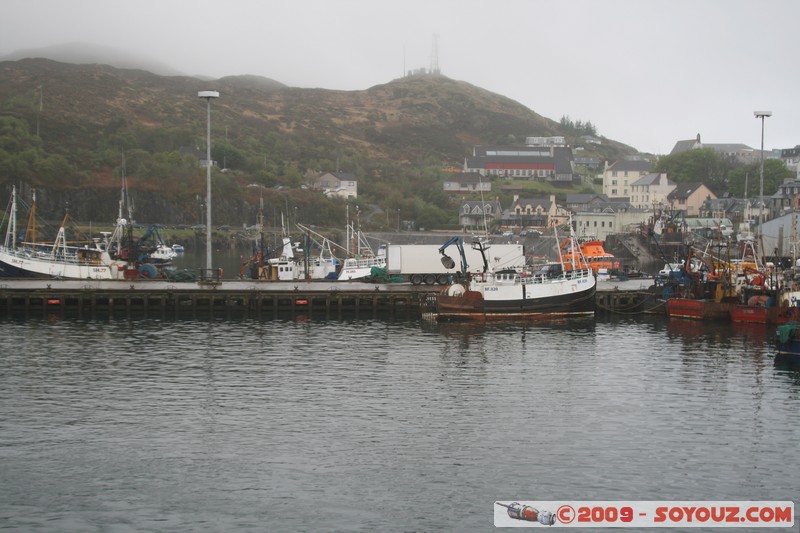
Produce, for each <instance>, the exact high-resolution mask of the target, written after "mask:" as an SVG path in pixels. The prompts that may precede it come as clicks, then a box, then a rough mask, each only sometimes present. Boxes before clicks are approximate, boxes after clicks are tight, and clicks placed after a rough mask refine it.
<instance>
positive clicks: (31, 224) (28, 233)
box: [25, 189, 36, 245]
mask: <svg viewBox="0 0 800 533" xmlns="http://www.w3.org/2000/svg"><path fill="white" fill-rule="evenodd" d="M31 193H32V194H33V196H32V203H31V212H30V214H29V215H28V226H27V228H26V229H25V240H26V241H28V242H30V243H32V244H34V245H35V244H36V189H33V190H32V191H31Z"/></svg>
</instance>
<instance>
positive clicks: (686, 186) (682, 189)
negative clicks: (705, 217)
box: [667, 183, 717, 217]
mask: <svg viewBox="0 0 800 533" xmlns="http://www.w3.org/2000/svg"><path fill="white" fill-rule="evenodd" d="M716 197H717V195H716V194H714V193H713V192H712V191H711V189H709V188H708V187H706V186H705V185H703V184H702V183H678V184H677V185H676V186H675V189H673V190H672V192H670V193H669V194H668V195H667V202H668V203H669V206H670V209H672V211H673V212H676V211H678V212H682V213H683V215H684V216H687V217H696V216H700V210H701V208H702V206H703V204H704V203H705V202H706V200H710V199H712V198H716Z"/></svg>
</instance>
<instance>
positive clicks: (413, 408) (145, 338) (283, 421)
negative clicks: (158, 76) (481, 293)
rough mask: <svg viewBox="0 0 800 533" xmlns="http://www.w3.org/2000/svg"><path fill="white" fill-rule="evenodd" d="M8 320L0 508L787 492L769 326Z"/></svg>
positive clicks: (140, 511) (787, 440) (33, 510)
mask: <svg viewBox="0 0 800 533" xmlns="http://www.w3.org/2000/svg"><path fill="white" fill-rule="evenodd" d="M0 328H2V331H3V334H4V337H5V342H4V343H3V346H4V347H3V348H2V354H1V355H0V529H3V530H9V531H25V532H29V531H30V532H37V531H112V532H126V531H491V530H493V529H494V527H493V512H494V509H493V503H494V501H496V500H506V501H507V500H537V499H538V500H555V499H570V500H581V499H582V500H640V499H641V500H648V499H650V500H669V499H675V500H719V499H722V500H794V501H798V500H800V498H798V492H799V489H800V466H799V465H800V462H799V461H798V460H797V452H798V449H799V447H798V442H800V425H799V424H798V412H800V372H797V371H794V370H787V369H781V368H775V367H774V365H773V358H772V346H771V341H772V335H773V329H774V328H763V327H755V328H732V327H731V326H729V325H727V324H724V325H720V326H709V325H708V324H697V323H693V322H685V321H666V320H665V319H660V318H653V319H624V320H601V319H598V320H597V321H590V322H585V323H573V324H570V325H503V326H487V327H482V326H477V327H476V326H458V325H456V326H453V325H437V324H433V323H429V322H425V321H417V320H413V321H390V320H386V321H380V320H354V321H347V320H343V321H323V320H314V321H302V320H300V319H298V320H295V321H258V320H228V321H225V320H219V319H209V320H198V321H191V320H180V321H159V320H152V319H141V320H110V321H80V320H71V319H57V318H53V319H51V320H27V321H13V320H6V321H0ZM796 527H797V526H796V525H795V528H796ZM584 531H588V530H586V529H584ZM694 531H698V530H694ZM738 531H741V530H738ZM762 531H763V530H762Z"/></svg>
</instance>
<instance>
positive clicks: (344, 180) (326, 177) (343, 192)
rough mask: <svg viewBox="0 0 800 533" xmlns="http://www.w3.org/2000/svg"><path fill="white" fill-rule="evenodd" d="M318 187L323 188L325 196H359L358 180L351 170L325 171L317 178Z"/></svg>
mask: <svg viewBox="0 0 800 533" xmlns="http://www.w3.org/2000/svg"><path fill="white" fill-rule="evenodd" d="M316 188H320V189H322V192H323V194H325V196H337V197H339V198H345V199H347V198H357V197H358V180H356V177H355V175H353V174H350V173H349V172H323V173H322V174H320V176H319V177H318V178H317V179H316Z"/></svg>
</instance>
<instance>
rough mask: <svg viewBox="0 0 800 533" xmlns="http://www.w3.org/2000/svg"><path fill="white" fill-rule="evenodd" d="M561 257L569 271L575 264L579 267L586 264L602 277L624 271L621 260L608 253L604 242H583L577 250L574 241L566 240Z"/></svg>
mask: <svg viewBox="0 0 800 533" xmlns="http://www.w3.org/2000/svg"><path fill="white" fill-rule="evenodd" d="M561 256H562V259H563V262H564V266H565V268H567V269H568V270H569V269H570V268H571V265H572V264H573V262H574V263H576V264H577V265H579V266H580V265H582V264H585V265H586V266H588V267H589V268H591V269H592V271H594V273H595V274H597V275H600V276H606V277H608V276H609V275H611V274H617V273H619V272H621V271H622V267H621V261H620V260H619V258H617V257H615V256H614V254H611V253H609V252H606V250H605V247H604V246H603V241H600V240H597V239H589V240H584V241H581V242H579V245H578V247H577V248H576V247H575V246H573V242H572V239H571V238H566V239H564V241H563V242H562V243H561Z"/></svg>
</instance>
